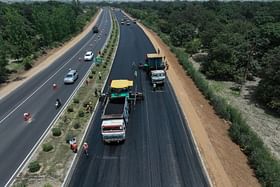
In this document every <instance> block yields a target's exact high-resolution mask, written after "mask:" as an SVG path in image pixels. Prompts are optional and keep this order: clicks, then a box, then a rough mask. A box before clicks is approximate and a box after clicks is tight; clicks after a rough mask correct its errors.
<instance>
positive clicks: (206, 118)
mask: <svg viewBox="0 0 280 187" xmlns="http://www.w3.org/2000/svg"><path fill="white" fill-rule="evenodd" d="M139 25H140V26H141V27H142V29H143V30H144V31H145V33H146V35H147V36H148V37H149V38H150V40H151V41H152V43H153V45H154V46H155V48H156V49H157V48H159V49H160V52H161V53H162V54H163V55H164V56H165V57H166V59H167V61H168V64H169V69H168V71H167V75H168V78H169V80H170V82H171V84H172V87H173V89H174V91H175V94H176V96H177V99H178V101H179V103H180V106H181V109H182V111H183V113H184V115H185V118H186V120H187V122H188V125H189V127H190V129H191V131H192V133H193V136H194V138H195V141H196V144H197V145H198V149H199V152H200V154H201V155H202V160H203V163H204V165H205V167H206V168H207V171H208V174H209V176H210V178H211V181H212V184H213V186H221V187H224V186H260V184H259V182H258V180H257V179H256V178H255V176H254V173H253V171H252V169H250V167H249V165H248V164H247V162H248V160H247V157H246V156H245V155H244V154H243V152H242V151H241V150H240V147H239V146H238V145H236V144H235V143H234V142H232V141H231V139H230V137H229V135H228V128H229V124H228V123H227V122H225V121H224V120H223V119H221V118H219V117H218V116H217V115H216V114H215V111H214V110H213V108H212V106H211V105H210V104H209V102H208V101H207V100H206V99H205V98H204V96H203V95H202V94H201V92H200V91H199V90H198V88H197V87H196V86H195V84H194V83H193V81H192V79H191V78H190V77H189V76H188V75H187V74H186V73H185V71H184V70H183V68H182V67H181V65H179V63H178V60H177V58H176V57H175V55H174V54H172V53H171V51H170V50H169V48H168V46H166V45H165V44H164V43H163V42H162V41H161V39H160V38H159V37H158V36H157V34H156V33H154V32H153V31H151V30H149V29H147V28H145V27H144V26H143V25H141V24H139Z"/></svg>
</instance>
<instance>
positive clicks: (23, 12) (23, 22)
mask: <svg viewBox="0 0 280 187" xmlns="http://www.w3.org/2000/svg"><path fill="white" fill-rule="evenodd" d="M96 12H97V8H96V7H95V6H93V5H91V6H88V5H87V6H83V5H81V4H80V3H79V1H72V4H70V3H61V2H57V1H49V2H34V3H26V4H25V3H13V4H5V3H2V2H0V23H1V24H0V30H1V32H0V84H1V83H4V82H6V81H7V80H8V79H9V75H10V74H12V73H14V74H16V73H20V72H22V71H25V70H28V69H30V68H32V65H33V61H34V60H36V59H37V58H38V57H39V56H41V55H43V54H45V53H46V51H47V50H48V49H51V48H55V47H58V46H59V45H61V44H62V43H63V42H65V41H67V40H69V39H70V38H71V37H72V36H73V35H75V34H77V33H78V32H80V31H81V30H82V29H83V27H84V26H85V25H86V23H87V22H88V21H90V19H91V18H92V16H93V15H94V14H95V13H96Z"/></svg>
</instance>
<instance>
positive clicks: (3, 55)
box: [0, 35, 8, 83]
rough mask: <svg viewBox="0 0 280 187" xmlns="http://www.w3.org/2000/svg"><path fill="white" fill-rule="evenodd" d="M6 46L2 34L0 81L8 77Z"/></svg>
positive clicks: (0, 44) (0, 41)
mask: <svg viewBox="0 0 280 187" xmlns="http://www.w3.org/2000/svg"><path fill="white" fill-rule="evenodd" d="M5 49H6V47H5V45H4V40H3V38H2V37H1V35H0V83H3V82H5V80H6V78H7V73H8V72H7V69H6V66H7V58H6V50H5Z"/></svg>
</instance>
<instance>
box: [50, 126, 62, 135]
mask: <svg viewBox="0 0 280 187" xmlns="http://www.w3.org/2000/svg"><path fill="white" fill-rule="evenodd" d="M52 133H53V136H60V135H61V129H60V128H53V129H52Z"/></svg>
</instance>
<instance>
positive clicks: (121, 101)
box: [101, 79, 144, 143]
mask: <svg viewBox="0 0 280 187" xmlns="http://www.w3.org/2000/svg"><path fill="white" fill-rule="evenodd" d="M142 99H144V97H143V94H142V93H140V92H135V91H134V90H133V81H131V80H127V79H121V80H112V81H111V84H110V87H109V91H108V92H107V93H105V94H103V98H102V99H101V100H102V101H103V106H104V110H103V113H102V116H101V120H102V124H101V133H102V137H103V141H104V142H105V143H110V142H118V143H120V142H124V141H125V138H126V134H125V133H126V126H127V124H128V118H129V113H130V111H131V107H132V106H133V104H134V106H135V104H136V101H137V100H142Z"/></svg>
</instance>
